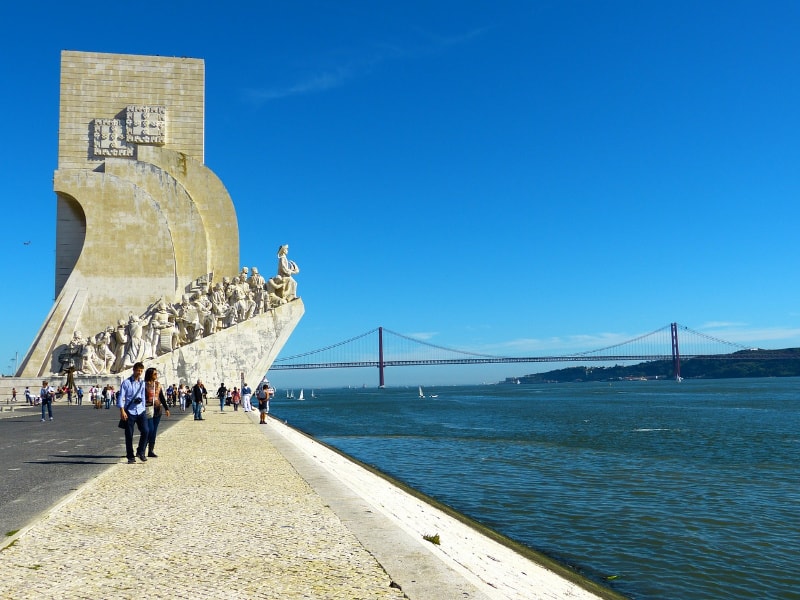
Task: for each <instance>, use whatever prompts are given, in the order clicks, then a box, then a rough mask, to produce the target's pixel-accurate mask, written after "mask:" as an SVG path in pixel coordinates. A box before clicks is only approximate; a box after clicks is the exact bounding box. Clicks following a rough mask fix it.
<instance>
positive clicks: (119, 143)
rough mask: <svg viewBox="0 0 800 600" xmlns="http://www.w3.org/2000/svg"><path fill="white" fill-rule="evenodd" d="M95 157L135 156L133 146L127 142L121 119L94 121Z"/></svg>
mask: <svg viewBox="0 0 800 600" xmlns="http://www.w3.org/2000/svg"><path fill="white" fill-rule="evenodd" d="M93 137H94V154H95V156H133V149H134V148H133V146H129V145H128V144H127V143H126V141H125V128H124V126H123V124H122V121H120V120H119V119H95V120H94V136H93Z"/></svg>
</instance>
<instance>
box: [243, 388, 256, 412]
mask: <svg viewBox="0 0 800 600" xmlns="http://www.w3.org/2000/svg"><path fill="white" fill-rule="evenodd" d="M252 396H253V390H251V389H250V386H249V385H247V383H246V382H245V384H244V386H243V387H242V408H244V412H250V411H251V410H253V405H252V404H251V403H250V399H251V398H252Z"/></svg>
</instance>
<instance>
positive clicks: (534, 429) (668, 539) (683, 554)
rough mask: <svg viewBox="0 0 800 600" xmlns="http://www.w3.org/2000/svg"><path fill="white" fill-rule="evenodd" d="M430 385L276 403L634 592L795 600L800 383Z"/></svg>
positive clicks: (301, 424)
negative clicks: (422, 390)
mask: <svg viewBox="0 0 800 600" xmlns="http://www.w3.org/2000/svg"><path fill="white" fill-rule="evenodd" d="M425 391H426V393H427V394H437V395H438V397H437V398H426V399H424V400H423V399H419V398H418V392H417V389H416V388H413V389H411V388H408V389H405V388H403V389H400V388H395V389H383V390H378V389H372V390H368V389H364V390H362V389H358V390H355V389H352V390H351V389H344V390H316V391H315V395H316V396H317V397H316V398H309V396H310V393H309V390H306V400H305V401H303V402H300V401H297V400H287V399H282V398H281V397H280V396H281V392H279V394H278V398H276V400H275V401H274V404H273V406H272V412H273V413H274V414H275V416H277V417H279V418H282V419H285V420H286V421H288V423H289V424H290V425H293V426H295V427H297V428H299V429H301V430H303V431H306V432H308V433H310V434H312V435H313V436H315V437H317V438H318V439H320V440H322V441H324V442H326V443H328V444H330V445H332V446H335V447H337V448H339V449H341V450H342V451H344V452H346V453H348V454H350V455H351V456H354V457H356V458H358V459H359V460H361V461H363V462H366V463H369V464H371V465H374V466H375V467H377V468H378V469H380V470H381V471H383V472H385V473H388V474H389V475H391V476H393V477H395V478H397V479H400V480H402V481H404V482H406V483H408V484H409V485H411V486H413V487H415V488H417V489H419V490H420V491H422V492H425V493H426V494H428V495H430V496H433V497H435V498H436V499H438V500H440V501H442V502H444V503H446V504H448V505H450V506H452V507H453V508H455V509H457V510H459V511H460V512H462V513H464V514H466V515H469V516H470V517H472V518H474V519H475V520H477V521H480V522H482V523H484V524H486V525H488V526H490V527H492V528H494V529H496V530H497V531H500V532H501V533H503V534H505V535H507V536H508V537H511V538H513V539H515V540H517V541H519V542H522V543H523V544H525V545H527V546H529V547H531V548H534V549H536V550H540V551H542V552H545V553H547V554H549V555H551V556H553V557H555V558H558V559H560V560H561V561H562V562H565V563H568V564H570V565H573V566H574V567H576V568H578V570H580V571H582V572H583V573H584V574H585V575H587V576H589V577H592V578H594V579H597V580H599V581H607V585H609V586H610V587H613V588H614V589H616V590H617V591H619V592H621V593H623V594H625V595H627V596H629V597H631V598H659V599H662V598H664V599H667V598H669V599H678V598H680V599H698V600H699V599H711V598H719V599H723V598H724V599H729V598H730V599H734V598H742V599H744V598H748V599H750V598H782V599H791V598H798V599H800V566H798V557H800V488H799V487H798V484H800V477H798V466H800V379H796V378H790V379H750V380H716V381H689V380H685V381H683V382H682V383H676V382H674V381H635V382H619V383H613V384H608V383H604V384H597V383H580V384H553V385H493V386H463V387H441V388H436V389H433V388H432V389H428V390H425ZM608 577H613V578H612V579H607V578H608Z"/></svg>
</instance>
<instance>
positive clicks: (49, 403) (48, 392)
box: [39, 381, 56, 423]
mask: <svg viewBox="0 0 800 600" xmlns="http://www.w3.org/2000/svg"><path fill="white" fill-rule="evenodd" d="M55 397H56V391H55V390H54V389H53V388H52V387H51V386H50V385H48V382H47V381H43V382H42V389H41V390H39V398H40V400H41V402H42V423H44V410H45V407H46V408H47V416H49V417H50V420H51V421H52V420H53V399H54V398H55Z"/></svg>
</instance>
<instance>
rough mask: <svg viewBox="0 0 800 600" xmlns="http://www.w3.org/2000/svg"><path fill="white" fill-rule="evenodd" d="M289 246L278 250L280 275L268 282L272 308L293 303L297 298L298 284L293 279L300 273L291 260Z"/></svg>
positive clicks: (286, 245)
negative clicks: (288, 256)
mask: <svg viewBox="0 0 800 600" xmlns="http://www.w3.org/2000/svg"><path fill="white" fill-rule="evenodd" d="M288 254H289V245H288V244H285V245H283V246H281V247H280V248H278V274H277V275H275V277H272V278H271V279H270V280H269V281H268V282H267V291H268V292H269V303H270V306H277V305H279V304H284V303H286V302H291V301H292V300H294V299H295V298H296V297H297V282H296V281H295V280H294V278H293V277H292V276H293V275H295V274H297V273H299V272H300V268H299V267H298V266H297V263H295V262H294V261H293V260H289V259H288V258H287V255H288Z"/></svg>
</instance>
